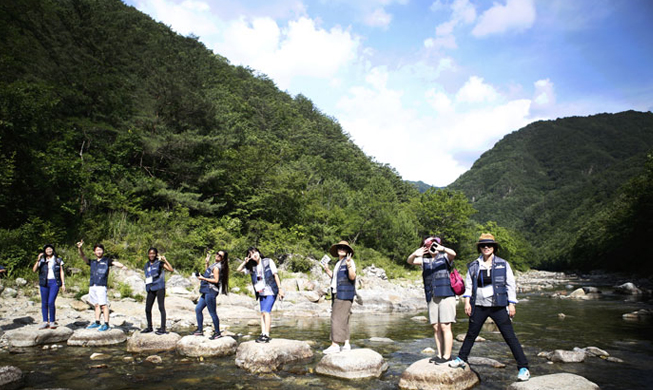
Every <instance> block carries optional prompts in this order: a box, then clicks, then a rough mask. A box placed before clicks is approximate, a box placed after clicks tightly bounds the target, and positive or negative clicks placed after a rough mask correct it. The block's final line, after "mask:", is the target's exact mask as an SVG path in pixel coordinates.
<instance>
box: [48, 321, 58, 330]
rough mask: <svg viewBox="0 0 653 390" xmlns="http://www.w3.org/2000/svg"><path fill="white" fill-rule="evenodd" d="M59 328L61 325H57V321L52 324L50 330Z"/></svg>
mask: <svg viewBox="0 0 653 390" xmlns="http://www.w3.org/2000/svg"><path fill="white" fill-rule="evenodd" d="M58 326H59V324H57V321H55V322H53V323H51V324H50V329H57V327H58Z"/></svg>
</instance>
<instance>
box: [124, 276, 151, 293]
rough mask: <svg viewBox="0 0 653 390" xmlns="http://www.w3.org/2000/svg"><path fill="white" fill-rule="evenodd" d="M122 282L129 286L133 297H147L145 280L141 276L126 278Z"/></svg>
mask: <svg viewBox="0 0 653 390" xmlns="http://www.w3.org/2000/svg"><path fill="white" fill-rule="evenodd" d="M122 282H123V283H125V284H126V285H128V286H129V288H130V289H131V290H132V295H139V294H140V295H146V291H145V280H143V279H142V278H141V277H140V276H138V275H136V274H134V275H130V276H127V277H125V278H124V279H123V280H122Z"/></svg>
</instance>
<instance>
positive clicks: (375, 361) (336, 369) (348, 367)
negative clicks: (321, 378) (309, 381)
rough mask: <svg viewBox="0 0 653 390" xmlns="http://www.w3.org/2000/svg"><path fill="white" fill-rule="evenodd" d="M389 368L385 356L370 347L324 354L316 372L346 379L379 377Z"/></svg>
mask: <svg viewBox="0 0 653 390" xmlns="http://www.w3.org/2000/svg"><path fill="white" fill-rule="evenodd" d="M387 369H388V363H386V362H385V360H384V359H383V356H381V354H379V353H378V352H376V351H373V350H371V349H369V348H363V349H352V350H350V351H343V352H339V353H334V354H330V355H324V357H323V358H322V360H320V362H319V363H318V364H317V367H316V368H315V372H317V373H318V374H322V375H329V376H335V377H338V378H345V379H358V378H378V377H380V376H381V374H382V373H383V372H384V371H385V370H387Z"/></svg>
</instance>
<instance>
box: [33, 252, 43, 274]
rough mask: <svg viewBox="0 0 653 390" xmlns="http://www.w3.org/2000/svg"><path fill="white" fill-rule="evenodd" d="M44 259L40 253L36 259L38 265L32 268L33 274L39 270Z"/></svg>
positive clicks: (35, 264)
mask: <svg viewBox="0 0 653 390" xmlns="http://www.w3.org/2000/svg"><path fill="white" fill-rule="evenodd" d="M42 258H43V253H39V255H38V257H37V258H36V263H34V267H32V272H36V271H37V270H38V269H39V264H40V263H41V259H42Z"/></svg>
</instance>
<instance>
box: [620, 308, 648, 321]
mask: <svg viewBox="0 0 653 390" xmlns="http://www.w3.org/2000/svg"><path fill="white" fill-rule="evenodd" d="M621 317H622V318H623V319H624V320H629V321H645V320H649V319H651V318H652V317H653V310H650V309H640V310H636V311H634V312H632V313H626V314H624V315H622V316H621Z"/></svg>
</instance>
